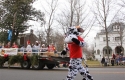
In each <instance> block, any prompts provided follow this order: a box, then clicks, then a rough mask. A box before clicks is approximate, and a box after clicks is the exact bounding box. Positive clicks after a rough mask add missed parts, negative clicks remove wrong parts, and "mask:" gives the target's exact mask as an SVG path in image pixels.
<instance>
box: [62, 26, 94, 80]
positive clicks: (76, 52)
mask: <svg viewBox="0 0 125 80" xmlns="http://www.w3.org/2000/svg"><path fill="white" fill-rule="evenodd" d="M82 32H84V30H83V29H82V28H80V27H79V26H74V27H70V28H69V29H68V32H67V35H66V37H65V40H64V42H65V43H67V44H68V45H67V47H68V50H69V53H70V64H69V71H68V76H67V77H66V80H74V78H75V77H76V75H77V73H78V71H79V72H80V74H81V75H82V76H83V79H82V80H93V77H92V76H91V75H90V74H89V73H88V72H87V71H86V69H85V68H84V67H83V66H82V47H83V46H84V40H83V38H81V37H80V35H79V34H80V33H82ZM66 50H67V49H64V50H63V51H62V52H61V55H65V54H66V52H67V51H66Z"/></svg>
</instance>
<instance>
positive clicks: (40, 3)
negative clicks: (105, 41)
mask: <svg viewBox="0 0 125 80" xmlns="http://www.w3.org/2000/svg"><path fill="white" fill-rule="evenodd" d="M47 1H51V0H47ZM66 1H67V0H58V4H59V5H58V8H57V11H56V13H57V14H58V13H60V12H61V10H63V9H64V8H66V6H68V4H66ZM115 1H117V0H115ZM92 2H93V0H86V9H87V10H88V11H89V9H90V6H92V5H93V4H92ZM33 7H35V8H36V9H38V10H41V11H42V12H44V9H43V7H44V8H46V9H48V6H47V4H46V0H37V1H36V2H35V3H34V4H33ZM31 25H33V26H37V27H31V28H30V29H33V30H34V32H35V31H37V30H40V28H39V26H40V24H38V23H37V22H34V23H31ZM96 26H98V25H96ZM99 30H100V27H93V28H92V29H91V31H90V33H89V34H88V35H87V37H86V38H85V41H86V42H87V43H89V44H90V45H91V44H92V43H94V42H93V41H94V37H95V36H96V33H97V32H99ZM86 32H87V30H86Z"/></svg>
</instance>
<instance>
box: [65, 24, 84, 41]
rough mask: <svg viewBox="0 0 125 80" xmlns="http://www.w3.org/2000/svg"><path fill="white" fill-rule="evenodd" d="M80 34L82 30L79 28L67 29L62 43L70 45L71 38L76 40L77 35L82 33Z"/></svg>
mask: <svg viewBox="0 0 125 80" xmlns="http://www.w3.org/2000/svg"><path fill="white" fill-rule="evenodd" d="M82 32H84V30H83V29H82V28H80V27H79V26H73V27H69V28H68V32H67V34H66V37H65V40H64V42H65V43H72V38H76V39H77V36H78V35H79V33H82Z"/></svg>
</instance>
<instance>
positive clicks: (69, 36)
mask: <svg viewBox="0 0 125 80" xmlns="http://www.w3.org/2000/svg"><path fill="white" fill-rule="evenodd" d="M73 38H75V39H78V38H77V36H76V35H74V34H69V35H68V36H66V38H65V40H64V42H65V43H72V42H73V41H72V39H73Z"/></svg>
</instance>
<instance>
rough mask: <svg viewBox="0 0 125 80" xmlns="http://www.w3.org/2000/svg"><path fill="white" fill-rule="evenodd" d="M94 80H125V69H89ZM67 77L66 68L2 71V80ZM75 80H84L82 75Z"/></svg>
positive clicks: (48, 79)
mask: <svg viewBox="0 0 125 80" xmlns="http://www.w3.org/2000/svg"><path fill="white" fill-rule="evenodd" d="M89 71H90V73H91V74H92V75H93V77H94V80H125V68H89ZM66 76H67V69H66V68H55V69H53V70H46V69H45V70H24V69H13V68H10V69H8V68H3V69H0V80H63V79H64V78H65V77H66ZM75 80H82V76H81V75H80V74H78V75H77V77H76V78H75Z"/></svg>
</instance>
